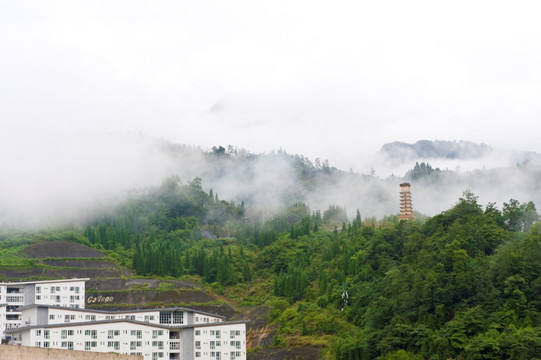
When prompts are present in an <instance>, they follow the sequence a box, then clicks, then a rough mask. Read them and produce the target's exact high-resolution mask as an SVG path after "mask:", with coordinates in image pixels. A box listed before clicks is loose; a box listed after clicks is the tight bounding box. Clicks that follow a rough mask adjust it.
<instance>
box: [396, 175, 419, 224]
mask: <svg viewBox="0 0 541 360" xmlns="http://www.w3.org/2000/svg"><path fill="white" fill-rule="evenodd" d="M413 219H415V215H413V206H412V204H411V192H410V184H409V183H402V184H400V215H398V220H413Z"/></svg>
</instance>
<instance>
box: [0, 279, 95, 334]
mask: <svg viewBox="0 0 541 360" xmlns="http://www.w3.org/2000/svg"><path fill="white" fill-rule="evenodd" d="M86 280H89V279H88V278H84V279H66V280H44V281H25V282H0V339H4V338H5V331H6V330H10V329H14V328H18V327H21V326H23V325H28V324H24V323H23V320H22V317H21V316H22V312H21V308H22V307H24V306H29V305H35V304H37V305H56V306H62V307H71V308H84V307H85V281H86Z"/></svg>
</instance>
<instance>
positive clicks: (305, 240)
mask: <svg viewBox="0 0 541 360" xmlns="http://www.w3.org/2000/svg"><path fill="white" fill-rule="evenodd" d="M418 215H419V216H418V220H416V221H402V222H398V220H397V217H396V216H395V215H392V216H388V217H385V218H384V219H380V220H376V219H375V218H363V217H362V216H361V213H360V212H359V211H358V210H357V212H356V214H355V216H354V217H353V218H349V219H348V216H347V213H346V209H344V208H342V207H340V206H338V205H332V206H329V207H328V209H327V210H325V211H323V212H321V211H318V210H314V211H312V210H311V209H310V207H309V206H308V205H307V204H304V203H294V204H292V205H291V206H289V207H287V208H285V209H283V210H282V211H278V212H276V213H274V214H272V215H269V214H268V213H263V212H261V211H259V210H258V209H256V208H251V207H248V206H246V205H245V204H244V203H242V202H241V203H234V202H232V201H225V200H221V199H220V198H219V196H218V194H216V193H214V192H213V191H212V190H210V191H208V192H206V191H204V190H203V188H202V185H201V180H200V179H198V178H196V179H194V180H192V181H189V182H186V183H183V182H181V181H180V179H178V178H174V177H173V178H168V179H166V180H164V181H163V183H162V185H161V186H160V187H159V188H156V189H151V190H149V191H147V192H145V193H144V194H140V195H137V196H134V197H133V198H132V199H131V200H130V201H128V202H126V203H124V204H122V205H119V206H118V207H116V208H113V209H110V210H109V211H107V212H104V213H101V214H100V215H99V216H96V217H95V218H94V219H93V220H92V221H89V222H88V223H87V224H85V225H84V226H79V225H77V226H75V225H74V226H71V227H70V228H68V229H65V228H56V229H49V230H48V231H47V232H20V231H15V230H13V229H10V230H7V229H3V230H2V235H1V240H2V241H1V242H0V246H1V251H2V256H1V257H0V261H1V262H2V263H1V264H0V267H6V266H9V267H21V268H22V267H28V266H33V265H34V264H33V261H34V260H32V259H25V258H24V256H23V255H21V253H20V252H19V251H20V250H22V249H23V248H24V247H25V246H26V244H30V243H36V242H42V241H51V240H69V241H75V242H79V243H81V244H86V245H90V246H92V247H94V248H96V249H98V250H102V251H105V252H106V253H107V254H108V256H109V258H110V259H112V260H113V261H115V262H116V263H117V264H118V265H119V266H121V267H123V268H125V269H126V270H131V271H133V272H135V273H136V274H137V275H139V276H142V277H154V278H156V277H157V278H164V277H165V278H167V279H177V280H182V279H184V278H186V277H188V278H189V279H191V280H192V281H193V280H194V279H195V281H197V282H199V283H200V284H201V285H203V286H207V287H208V288H209V289H211V290H212V291H213V292H214V293H215V294H217V295H218V296H222V297H224V298H226V299H228V301H231V302H232V303H234V304H236V306H238V307H239V308H241V309H246V311H248V310H249V309H250V308H251V307H254V306H265V307H267V308H268V316H267V323H268V326H269V328H270V329H271V331H273V333H274V340H273V342H274V343H273V346H275V347H295V346H312V347H317V348H319V349H320V354H321V356H322V357H325V358H328V359H344V360H348V359H375V358H380V359H408V358H409V359H449V358H453V359H462V358H467V359H531V358H535V357H536V356H538V354H540V353H541V300H540V299H541V262H540V260H539V259H541V225H540V224H539V223H536V221H537V219H538V214H537V212H536V209H535V206H534V204H533V203H531V202H527V203H520V202H518V201H516V200H512V199H511V200H509V201H508V202H506V203H504V204H503V206H502V209H501V210H499V209H498V208H497V207H496V204H494V203H489V204H487V205H486V206H482V205H481V204H480V203H478V199H477V197H476V196H475V195H474V194H473V193H471V192H469V191H466V192H464V194H463V196H462V197H461V198H460V199H458V201H457V203H456V204H455V206H453V207H452V208H450V209H449V210H447V211H444V212H442V213H441V214H438V215H436V216H434V217H431V218H428V219H427V220H422V218H423V216H420V214H418ZM44 234H46V235H44ZM272 329H273V330H272ZM259 351H262V350H260V348H259V347H256V348H255V349H252V355H251V356H257V354H258V352H259Z"/></svg>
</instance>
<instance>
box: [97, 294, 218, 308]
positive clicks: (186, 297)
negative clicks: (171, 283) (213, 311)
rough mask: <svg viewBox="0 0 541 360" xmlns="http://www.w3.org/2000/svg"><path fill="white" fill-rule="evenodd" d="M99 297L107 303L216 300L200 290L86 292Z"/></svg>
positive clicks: (138, 304) (137, 304)
mask: <svg viewBox="0 0 541 360" xmlns="http://www.w3.org/2000/svg"><path fill="white" fill-rule="evenodd" d="M90 296H92V297H100V296H101V298H109V299H112V300H110V301H108V302H107V304H108V305H112V306H114V305H121V306H124V305H135V306H140V305H141V304H146V303H151V304H156V303H161V304H191V303H196V304H202V303H208V302H212V301H216V298H214V297H213V296H211V295H209V294H207V293H205V292H203V291H200V290H170V291H99V292H93V293H90V294H87V295H86V297H87V302H88V298H89V297H90Z"/></svg>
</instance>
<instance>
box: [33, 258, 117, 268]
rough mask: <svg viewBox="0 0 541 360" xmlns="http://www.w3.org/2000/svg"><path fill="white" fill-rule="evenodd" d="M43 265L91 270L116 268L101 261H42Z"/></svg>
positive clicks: (109, 263)
mask: <svg viewBox="0 0 541 360" xmlns="http://www.w3.org/2000/svg"><path fill="white" fill-rule="evenodd" d="M43 263H44V264H45V265H50V266H61V267H79V268H93V269H106V268H116V265H115V264H114V263H112V262H110V261H103V260H61V259H58V260H44V261H43Z"/></svg>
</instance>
